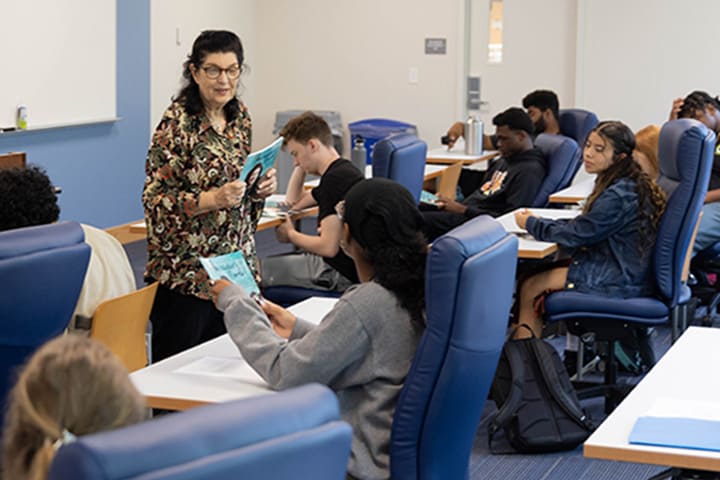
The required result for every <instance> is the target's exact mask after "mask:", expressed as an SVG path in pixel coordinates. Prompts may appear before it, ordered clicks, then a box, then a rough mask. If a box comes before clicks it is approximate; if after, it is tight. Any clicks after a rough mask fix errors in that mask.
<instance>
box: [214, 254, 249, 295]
mask: <svg viewBox="0 0 720 480" xmlns="http://www.w3.org/2000/svg"><path fill="white" fill-rule="evenodd" d="M200 263H201V264H202V266H203V267H204V268H205V270H206V271H207V273H208V276H209V277H210V279H211V280H220V279H222V278H225V279H227V280H230V281H231V282H233V283H236V284H238V285H240V286H241V287H243V288H244V289H245V291H246V292H247V293H248V295H250V296H255V295H260V288H259V287H258V285H257V282H255V277H254V276H253V274H252V272H251V271H250V267H248V264H247V261H246V260H245V256H244V255H243V253H242V252H241V251H239V250H238V251H237V252H232V253H228V254H226V255H218V256H216V257H202V258H200Z"/></svg>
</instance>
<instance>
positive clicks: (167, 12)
mask: <svg viewBox="0 0 720 480" xmlns="http://www.w3.org/2000/svg"><path fill="white" fill-rule="evenodd" d="M256 3H257V2H256V0H206V1H204V2H197V1H192V0H152V3H151V5H150V7H151V10H150V19H151V25H150V31H151V34H150V48H151V51H150V62H151V68H150V74H151V76H152V80H151V82H150V83H151V85H150V98H151V103H152V108H151V110H150V116H151V118H150V128H151V129H152V130H154V129H155V127H156V126H157V124H158V122H159V121H160V118H161V117H162V113H163V112H164V111H165V109H166V108H167V107H168V105H169V104H170V98H171V97H172V96H174V95H175V94H177V91H178V89H179V87H180V77H181V75H182V64H183V63H184V62H185V60H186V59H187V55H188V54H189V53H190V50H191V49H192V43H193V41H194V40H195V38H196V37H197V36H198V34H199V33H200V32H201V31H203V30H210V29H224V30H231V31H233V32H235V33H236V34H237V35H238V36H239V37H240V40H241V41H242V43H243V47H244V49H245V61H246V63H247V64H249V65H250V66H251V67H252V65H253V64H254V62H255V61H256V58H257V57H258V56H259V54H260V52H258V48H257V42H256V23H257V18H256ZM178 28H179V32H180V34H179V39H180V42H179V43H180V44H179V45H178V44H177V43H178V42H177V38H176V29H178ZM241 82H242V85H241V86H240V88H241V97H242V98H243V100H244V101H245V102H246V103H247V104H248V106H249V107H250V109H251V111H252V110H253V106H254V103H255V101H254V94H255V92H254V87H255V84H256V75H255V73H254V70H253V69H252V68H251V69H250V71H249V73H247V74H244V75H243V76H242V77H241ZM243 87H244V88H243ZM256 145H257V143H256Z"/></svg>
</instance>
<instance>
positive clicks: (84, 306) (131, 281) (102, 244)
mask: <svg viewBox="0 0 720 480" xmlns="http://www.w3.org/2000/svg"><path fill="white" fill-rule="evenodd" d="M59 216H60V208H59V207H58V204H57V196H56V194H55V189H54V188H53V185H52V182H50V179H49V178H48V176H47V174H46V173H45V172H44V171H43V170H42V169H40V168H38V167H34V166H30V167H28V168H10V169H0V231H5V230H11V229H14V228H24V227H32V226H35V225H45V224H48V223H53V222H56V221H57V220H58V218H59ZM81 226H82V229H83V231H84V232H85V243H87V244H88V245H90V248H91V254H90V263H89V264H88V269H87V272H86V273H85V281H84V283H83V288H82V291H81V292H80V298H79V299H78V303H77V305H76V306H75V312H74V313H73V317H72V320H71V323H70V325H71V328H75V327H83V328H88V326H89V323H88V322H89V320H88V319H90V318H92V316H93V314H94V313H95V309H96V308H97V306H98V305H99V304H100V303H101V302H103V301H104V300H108V299H110V298H115V297H118V296H120V295H125V294H127V293H130V292H132V291H134V290H135V289H136V288H137V287H136V285H135V276H134V275H133V271H132V267H131V266H130V261H129V260H128V257H127V254H126V253H125V249H124V248H123V246H122V245H121V244H120V242H118V241H117V240H116V239H115V237H113V236H112V235H110V234H109V233H107V232H105V231H104V230H100V229H97V228H95V227H91V226H90V225H84V224H82V225H81Z"/></svg>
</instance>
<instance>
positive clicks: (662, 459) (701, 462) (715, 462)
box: [583, 444, 720, 472]
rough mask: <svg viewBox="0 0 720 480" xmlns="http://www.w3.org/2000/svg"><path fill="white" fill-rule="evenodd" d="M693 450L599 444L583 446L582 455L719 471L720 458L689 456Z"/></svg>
mask: <svg viewBox="0 0 720 480" xmlns="http://www.w3.org/2000/svg"><path fill="white" fill-rule="evenodd" d="M692 452H693V450H688V454H687V455H683V454H680V453H674V452H657V451H644V450H643V451H640V450H634V451H628V450H626V449H624V448H620V447H608V446H600V445H588V444H585V445H584V446H583V456H585V457H588V458H598V459H601V460H615V461H621V462H632V463H649V464H652V465H663V466H666V467H679V468H689V469H693V470H706V471H712V472H720V458H698V457H689V456H688V455H690V454H692Z"/></svg>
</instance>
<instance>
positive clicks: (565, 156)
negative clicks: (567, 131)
mask: <svg viewBox="0 0 720 480" xmlns="http://www.w3.org/2000/svg"><path fill="white" fill-rule="evenodd" d="M535 146H536V147H537V148H538V149H540V151H541V152H542V154H543V156H544V157H545V161H546V166H547V173H546V175H545V179H544V180H543V182H542V184H541V185H540V189H539V190H538V193H537V195H535V200H533V203H532V205H531V206H532V207H536V208H537V207H545V206H547V204H548V197H549V196H550V195H551V194H553V193H555V192H557V191H558V190H561V189H563V188H565V187H567V186H568V184H569V180H571V179H572V178H571V176H572V175H574V174H571V172H573V171H574V170H575V165H576V163H577V158H578V155H579V149H578V144H577V143H575V140H573V139H572V138H570V137H566V136H564V135H548V134H546V133H541V134H540V135H538V136H537V138H536V139H535ZM565 181H567V182H568V183H564V182H565Z"/></svg>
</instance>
